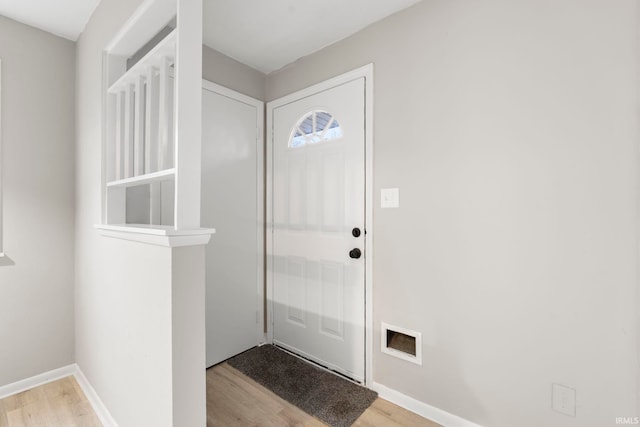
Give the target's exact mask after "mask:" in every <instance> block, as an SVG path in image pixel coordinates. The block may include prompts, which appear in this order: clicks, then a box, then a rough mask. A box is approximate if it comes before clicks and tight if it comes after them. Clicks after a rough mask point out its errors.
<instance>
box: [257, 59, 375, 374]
mask: <svg viewBox="0 0 640 427" xmlns="http://www.w3.org/2000/svg"><path fill="white" fill-rule="evenodd" d="M360 78H364V82H365V101H364V104H365V105H364V118H365V129H364V139H365V147H364V150H365V159H364V162H365V164H364V168H365V176H364V178H365V195H364V198H365V230H366V238H365V239H364V240H365V245H364V253H365V260H364V261H365V271H364V283H365V285H364V286H365V301H364V304H365V350H364V351H365V354H364V358H365V365H364V385H365V386H366V387H371V386H372V385H373V373H372V367H373V363H372V361H373V200H374V198H373V64H367V65H365V66H363V67H360V68H357V69H355V70H352V71H349V72H347V73H344V74H341V75H339V76H336V77H333V78H330V79H328V80H325V81H323V82H320V83H318V84H314V85H312V86H309V87H307V88H305V89H302V90H299V91H297V92H294V93H291V94H289V95H286V96H283V97H281V98H278V99H275V100H273V101H270V102H268V103H267V123H266V135H267V137H266V138H265V139H266V141H265V142H266V150H265V152H266V162H265V169H266V175H265V176H266V178H265V181H266V200H265V201H266V212H265V213H266V221H265V232H266V235H265V251H266V261H267V265H266V288H267V289H266V292H267V301H266V310H267V316H266V319H267V323H266V330H267V342H268V343H269V344H272V343H273V231H274V227H273V110H274V109H276V108H278V107H281V106H283V105H286V104H289V103H291V102H294V101H297V100H299V99H301V98H305V97H308V96H311V95H314V94H316V93H319V92H323V91H325V90H328V89H331V88H333V87H336V86H339V85H342V84H344V83H348V82H350V81H352V80H356V79H360Z"/></svg>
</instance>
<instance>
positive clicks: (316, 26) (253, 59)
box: [0, 0, 420, 73]
mask: <svg viewBox="0 0 640 427" xmlns="http://www.w3.org/2000/svg"><path fill="white" fill-rule="evenodd" d="M418 1H420V0H322V1H312V0H268V1H267V0H242V1H238V0H204V36H203V38H204V44H206V45H207V46H209V47H211V48H213V49H215V50H217V51H219V52H222V53H224V54H225V55H227V56H230V57H231V58H234V59H236V60H237V61H239V62H242V63H244V64H247V65H249V66H251V67H253V68H255V69H257V70H259V71H262V72H263V73H270V72H271V71H274V70H277V69H279V68H281V67H283V66H285V65H287V64H289V63H291V62H293V61H295V60H296V59H298V58H301V57H303V56H306V55H309V54H311V53H313V52H316V51H318V50H320V49H322V48H323V47H325V46H328V45H330V44H332V43H335V42H336V41H338V40H341V39H343V38H345V37H348V36H350V35H351V34H354V33H356V32H358V31H359V30H361V29H363V28H364V27H366V26H367V25H369V24H372V23H374V22H376V21H379V20H381V19H383V18H385V17H386V16H389V15H391V14H393V13H395V12H397V11H399V10H402V9H404V8H406V7H409V6H411V5H412V4H414V3H417V2H418ZM98 3H99V0H0V15H4V16H7V17H9V18H12V19H14V20H16V21H20V22H23V23H25V24H28V25H31V26H33V27H37V28H40V29H42V30H45V31H48V32H50V33H53V34H56V35H59V36H62V37H65V38H67V39H70V40H74V41H75V40H77V39H78V37H79V36H80V34H81V33H82V31H83V30H84V27H85V25H86V24H87V22H88V21H89V18H90V17H91V14H92V13H93V11H94V10H95V8H96V6H97V4H98Z"/></svg>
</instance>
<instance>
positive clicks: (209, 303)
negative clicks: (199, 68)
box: [201, 82, 264, 367]
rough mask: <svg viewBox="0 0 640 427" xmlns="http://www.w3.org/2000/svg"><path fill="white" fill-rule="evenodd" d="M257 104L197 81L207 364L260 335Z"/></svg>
mask: <svg viewBox="0 0 640 427" xmlns="http://www.w3.org/2000/svg"><path fill="white" fill-rule="evenodd" d="M263 111H264V110H263V104H262V102H260V101H257V100H254V99H252V98H248V97H246V96H244V95H241V94H238V93H236V92H233V91H230V90H228V89H225V88H222V87H220V86H217V85H214V84H209V83H208V82H205V84H204V91H203V96H202V115H203V117H202V128H203V129H202V138H203V139H202V154H203V155H202V212H201V216H202V226H203V227H211V228H215V229H216V234H215V236H214V237H213V238H212V239H211V242H210V243H209V244H208V246H207V250H206V286H207V293H206V307H207V313H206V321H207V325H206V327H207V329H206V333H207V366H208V367H209V366H212V365H214V364H216V363H219V362H221V361H223V360H225V359H228V358H229V357H231V356H234V355H236V354H238V353H241V352H243V351H245V350H248V349H250V348H252V347H254V346H255V345H257V344H259V343H260V342H261V341H263V339H264V327H263V304H262V295H263V283H264V272H263V271H264V270H263V193H262V191H263V176H262V171H263V143H262V135H261V133H262V132H261V129H262V125H263Z"/></svg>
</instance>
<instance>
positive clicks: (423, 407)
mask: <svg viewBox="0 0 640 427" xmlns="http://www.w3.org/2000/svg"><path fill="white" fill-rule="evenodd" d="M371 389H372V390H374V391H376V392H378V395H379V396H380V397H381V398H383V399H385V400H388V401H389V402H391V403H395V404H396V405H398V406H400V407H402V408H404V409H406V410H408V411H411V412H413V413H415V414H418V415H420V416H421V417H424V418H427V419H429V420H431V421H434V422H436V423H438V424H440V425H442V426H444V427H482V426H481V425H479V424H476V423H473V422H471V421H469V420H465V419H464V418H461V417H459V416H457V415H454V414H451V413H449V412H447V411H443V410H442V409H439V408H436V407H435V406H431V405H428V404H426V403H424V402H421V401H419V400H416V399H414V398H413V397H410V396H407V395H406V394H402V393H400V392H399V391H396V390H394V389H392V388H389V387H387V386H385V385H382V384H380V383H377V382H373V383H372V384H371Z"/></svg>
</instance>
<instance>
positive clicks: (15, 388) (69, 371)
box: [0, 365, 76, 399]
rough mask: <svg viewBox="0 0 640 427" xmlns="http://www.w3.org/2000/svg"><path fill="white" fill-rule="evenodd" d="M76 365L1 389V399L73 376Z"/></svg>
mask: <svg viewBox="0 0 640 427" xmlns="http://www.w3.org/2000/svg"><path fill="white" fill-rule="evenodd" d="M75 370H76V365H68V366H64V367H62V368H58V369H54V370H52V371H48V372H44V373H42V374H38V375H34V376H33V377H30V378H26V379H24V380H20V381H16V382H15V383H11V384H7V385H5V386H2V387H0V399H4V398H5V397H8V396H11V395H13V394H16V393H22V392H23V391H27V390H29V389H32V388H34V387H38V386H41V385H43V384H47V383H50V382H52V381H57V380H59V379H61V378H64V377H68V376H70V375H73V374H74V373H75Z"/></svg>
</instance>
